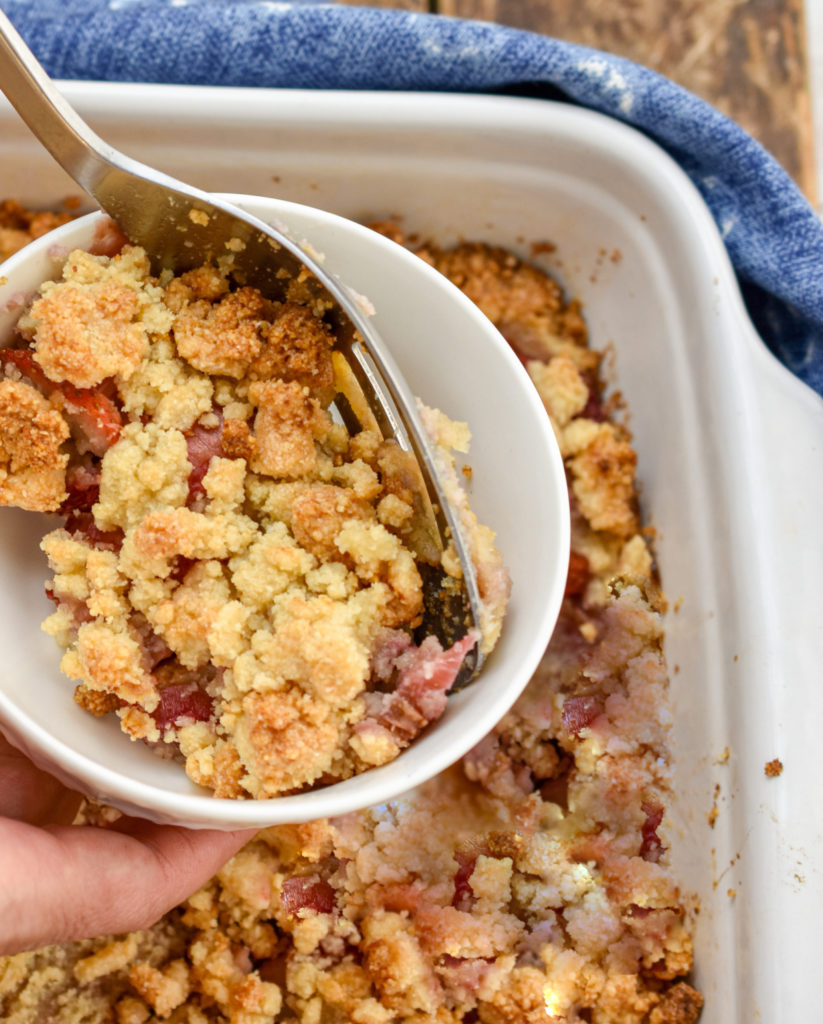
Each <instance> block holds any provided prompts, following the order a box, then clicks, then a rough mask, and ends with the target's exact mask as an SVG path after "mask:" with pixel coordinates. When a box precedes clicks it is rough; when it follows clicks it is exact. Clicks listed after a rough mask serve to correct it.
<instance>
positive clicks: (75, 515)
mask: <svg viewBox="0 0 823 1024" xmlns="http://www.w3.org/2000/svg"><path fill="white" fill-rule="evenodd" d="M66 529H67V530H68V532H69V533H70V534H71V535H72V537H79V539H80V540H83V541H85V542H86V543H87V544H90V545H91V546H92V547H93V548H100V549H101V550H103V551H119V550H120V548H121V547H122V546H123V537H124V534H123V531H122V530H101V529H100V528H99V527H98V526H97V525H96V523H95V522H94V516H92V514H91V513H90V512H71V513H70V514H69V517H68V519H66Z"/></svg>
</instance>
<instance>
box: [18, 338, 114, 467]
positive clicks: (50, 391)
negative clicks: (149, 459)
mask: <svg viewBox="0 0 823 1024" xmlns="http://www.w3.org/2000/svg"><path fill="white" fill-rule="evenodd" d="M0 363H2V366H3V369H4V371H5V373H6V376H11V375H14V376H20V377H24V378H25V379H26V380H28V381H30V382H31V384H32V385H33V386H34V387H36V388H37V389H38V391H41V392H42V393H43V394H44V395H45V396H46V397H47V398H49V399H54V398H57V400H58V401H57V403H56V404H59V405H61V406H62V410H61V411H62V413H63V416H64V417H65V419H66V422H67V423H68V425H69V427H70V428H71V432H72V435H73V436H74V438H75V441H76V443H77V450H78V451H79V452H80V454H81V455H82V454H83V453H84V452H87V451H88V452H92V453H93V454H94V455H104V454H105V453H106V451H108V449H109V448H110V447H111V446H112V445H113V444H114V442H115V441H116V440H117V438H118V437H119V436H120V427H121V426H122V417H121V415H120V410H119V409H118V408H117V406H116V405H115V404H114V402H113V401H112V399H111V398H110V397H109V395H107V394H105V393H104V392H105V391H106V390H109V391H111V385H109V386H108V387H106V384H107V382H106V381H104V382H103V384H102V385H101V386H100V388H99V389H97V390H94V391H91V390H89V389H86V388H82V389H81V388H76V387H74V385H73V384H69V383H68V381H59V382H57V381H53V380H49V378H48V377H47V376H46V375H45V373H44V372H43V370H42V368H41V367H40V366H39V365H38V364H37V362H36V361H35V359H34V353H33V352H32V351H31V349H22V348H12V349H10V348H6V349H0ZM9 371H11V373H10V372H9Z"/></svg>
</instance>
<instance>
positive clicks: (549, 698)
mask: <svg viewBox="0 0 823 1024" xmlns="http://www.w3.org/2000/svg"><path fill="white" fill-rule="evenodd" d="M380 228H381V230H383V231H384V232H392V233H393V234H394V235H395V236H396V237H397V238H398V239H399V238H400V233H399V230H398V229H397V228H396V227H394V226H392V225H381V226H380ZM420 255H421V256H422V257H423V258H425V259H427V260H428V261H429V262H430V263H432V264H433V265H434V266H436V267H437V268H438V269H440V270H441V271H442V272H444V273H446V274H448V275H449V276H450V277H451V278H452V279H453V280H454V281H455V282H456V283H457V284H458V285H459V286H460V287H461V288H463V289H464V291H465V292H466V293H467V294H468V295H469V296H470V297H471V298H473V299H474V300H475V301H476V302H478V304H479V305H480V307H481V308H482V309H483V310H484V311H485V312H486V313H487V314H488V315H489V316H490V317H491V318H492V319H493V320H494V321H495V322H496V323H497V324H498V325H499V326H500V328H501V329H502V330H503V332H504V333H505V334H506V336H507V337H508V338H509V339H510V341H511V342H512V344H513V345H514V347H515V349H516V350H517V352H518V353H519V354H520V355H521V357H522V358H523V360H524V362H525V363H526V366H527V367H528V370H529V373H530V374H531V376H532V379H533V380H534V382H535V385H536V387H537V389H538V391H539V393H540V395H541V397H542V399H543V402H544V404H545V406H546V411H547V414H548V415H549V417H550V418H551V422H552V424H553V426H554V429H555V431H556V434H557V437H558V441H559V443H560V447H561V450H562V453H563V457H564V460H565V464H566V468H567V473H568V479H569V484H570V492H571V503H572V531H573V540H572V545H573V551H572V555H571V562H570V566H569V574H568V582H567V587H566V598H565V601H564V604H563V609H562V613H561V617H560V621H559V624H558V627H557V630H556V632H555V635H554V637H553V638H552V641H551V643H550V644H549V647H548V649H547V651H546V653H545V657H544V659H543V661H542V664H541V665H540V667H539V669H538V671H537V672H536V674H535V676H534V678H533V679H532V681H531V683H530V684H529V687H528V689H527V690H526V692H525V693H524V694H523V696H522V697H521V699H520V700H519V702H518V703H517V705H516V706H515V707H514V708H513V709H512V711H511V712H510V713H509V714H507V715H506V717H505V718H504V719H503V720H502V721H501V722H500V723H499V725H498V726H497V728H496V729H495V730H494V731H493V732H492V733H491V734H490V735H488V736H487V737H486V738H485V739H484V740H483V741H482V742H481V743H480V744H479V745H478V746H477V747H476V748H475V749H474V750H472V751H471V752H470V753H469V754H468V755H467V756H466V757H465V758H464V759H463V760H462V762H461V763H460V764H458V765H456V766H454V767H453V768H452V769H450V770H448V771H447V772H445V773H443V774H442V775H440V776H439V777H437V778H435V779H434V780H432V781H431V782H430V783H428V784H427V785H426V786H424V787H422V788H421V789H420V790H418V791H416V792H415V793H413V794H410V795H408V796H406V797H404V798H402V799H399V800H396V801H394V802H393V803H391V804H389V805H384V806H380V807H375V808H372V809H370V810H366V811H362V812H359V813H353V814H347V815H345V816H343V817H340V818H336V819H330V820H325V821H317V822H314V823H311V824H307V825H301V826H278V827H275V828H270V829H267V830H265V831H263V832H260V833H259V834H258V835H257V836H256V838H255V839H254V840H253V841H252V842H250V843H249V844H248V845H247V846H246V847H245V848H244V849H243V850H242V851H241V852H240V853H238V854H237V855H236V856H235V857H234V858H233V859H232V860H231V861H230V862H229V863H228V864H227V865H226V866H225V867H224V868H223V870H222V871H220V872H219V874H218V875H217V876H216V877H215V878H213V879H212V880H211V882H209V883H208V884H207V885H206V886H205V887H204V888H203V889H201V890H200V891H199V892H197V893H195V895H193V896H192V897H191V898H190V899H189V900H187V901H186V902H185V903H184V904H183V905H182V906H180V907H178V908H177V909H175V910H174V911H172V912H171V913H169V914H168V915H166V917H164V918H163V919H162V920H161V921H159V922H158V923H157V924H156V925H154V926H153V927H151V928H149V929H147V930H146V931H143V932H138V933H133V934H129V935H119V936H113V937H107V938H100V939H95V940H89V941H85V942H79V943H73V944H69V945H66V946H61V947H51V948H49V949H45V950H41V951H38V952H34V953H23V954H19V955H18V956H14V957H8V958H6V959H5V960H0V999H2V1000H3V1003H2V1007H3V1019H4V1020H6V1021H9V1022H10V1024H33V1022H35V1021H38V1022H39V1021H48V1022H50V1024H79V1022H81V1021H82V1022H84V1024H97V1022H99V1024H103V1022H116V1024H154V1022H159V1021H169V1022H172V1024H206V1022H232V1024H264V1022H268V1021H279V1022H283V1024H298V1022H299V1024H333V1022H334V1024H336V1022H339V1024H400V1022H408V1024H412V1022H413V1024H458V1022H463V1024H473V1022H477V1021H480V1022H482V1024H553V1022H560V1021H562V1022H580V1021H588V1022H591V1024H693V1022H694V1021H696V1019H697V1017H698V1016H699V1013H700V1008H701V1004H702V997H701V995H700V993H699V992H697V991H696V990H695V989H694V988H693V987H692V986H691V985H690V984H689V982H688V978H689V975H690V971H691V966H692V946H691V938H690V922H689V916H688V912H687V908H686V905H685V902H684V900H683V899H682V897H681V895H680V892H679V890H678V887H677V884H676V881H675V879H674V878H673V876H672V872H671V870H670V867H669V849H668V846H669V839H668V835H667V830H666V824H667V819H666V812H667V808H668V807H669V806H670V804H671V801H672V792H671V788H670V787H671V774H670V772H671V765H670V756H669V749H668V745H667V739H668V733H669V728H670V712H669V705H668V698H667V686H668V684H667V676H666V666H665V661H664V658H663V653H662V641H663V633H662V625H661V619H660V611H661V608H662V598H661V594H660V591H659V589H658V583H657V579H656V575H655V571H654V568H653V562H652V556H651V554H650V551H649V548H648V545H647V542H646V536H645V534H644V532H643V531H642V530H641V526H640V522H639V519H638V509H637V502H636V491H635V485H634V471H635V453H634V451H633V449H632V447H631V444H630V437H629V435H628V434H627V432H626V430H625V429H623V428H622V427H621V426H619V425H618V424H617V423H616V422H615V420H614V418H613V415H612V414H613V412H614V410H613V409H612V408H611V407H610V405H609V403H607V402H604V400H603V398H602V394H601V385H600V383H599V377H598V364H599V357H598V355H597V353H595V352H593V351H592V350H591V349H589V348H588V346H587V343H586V327H585V323H584V320H583V318H582V315H581V312H580V310H579V308H578V306H577V305H576V304H575V303H574V302H571V303H567V302H565V301H564V299H563V296H562V293H561V290H560V288H559V287H558V285H557V284H556V283H555V282H554V281H552V280H551V279H550V278H549V277H547V276H546V275H545V274H543V273H542V272H540V271H539V270H537V269H534V268H532V267H530V266H528V265H526V264H524V263H522V262H521V261H520V260H518V259H517V258H515V257H514V256H513V255H511V254H509V253H506V252H504V251H502V250H498V249H493V248H489V247H488V246H485V245H472V244H465V245H461V246H459V247H458V248H457V249H455V250H452V251H449V252H443V251H439V250H437V249H435V248H433V247H427V248H426V249H424V250H421V251H420ZM181 372H183V373H185V374H186V375H188V374H189V373H190V372H191V371H189V370H188V369H186V368H185V367H184V368H183V371H181ZM141 393H143V392H141ZM145 393H146V394H148V391H147V390H146V391H145ZM130 401H131V399H130ZM135 401H136V399H135ZM141 401H143V402H144V403H146V404H144V405H143V406H141V409H145V408H148V404H147V401H148V400H147V399H142V400H141ZM135 407H136V406H135ZM44 412H47V410H45V409H44ZM154 416H155V418H156V416H157V413H156V411H155V412H154ZM364 461H366V460H364ZM208 486H209V487H213V486H214V485H213V484H212V482H211V481H209V485H208ZM280 486H284V485H280ZM285 486H293V485H291V484H289V485H285ZM221 493H223V492H221ZM278 493H280V492H278ZM206 494H207V495H208V490H206ZM100 500H101V502H103V503H105V501H106V499H105V494H104V493H103V492H102V491H101V499H100ZM211 500H214V499H211ZM105 507H106V508H108V507H109V505H108V504H105ZM278 508H282V503H281V504H280V505H279V506H278ZM108 514H110V513H107V515H108ZM108 522H109V521H108V520H107V521H106V524H105V525H107V526H108ZM116 526H117V524H116V523H115V522H114V521H112V527H111V529H112V530H114V529H115V528H116ZM120 528H121V529H122V528H123V527H122V526H121V527H120ZM129 528H130V527H128V526H126V529H129ZM62 543H66V544H67V543H69V542H68V541H66V540H65V539H64V540H63V541H62ZM110 561H111V560H110V559H105V558H104V559H102V560H101V570H100V574H99V577H97V576H96V577H95V578H101V579H104V578H105V574H104V572H103V568H102V566H103V565H105V564H107V563H110ZM83 813H84V820H86V821H89V822H93V823H100V824H103V825H104V824H105V823H106V822H107V821H109V820H110V819H111V817H112V812H110V811H108V810H107V809H105V808H100V807H95V806H92V805H88V806H87V807H86V808H85V811H84V812H83Z"/></svg>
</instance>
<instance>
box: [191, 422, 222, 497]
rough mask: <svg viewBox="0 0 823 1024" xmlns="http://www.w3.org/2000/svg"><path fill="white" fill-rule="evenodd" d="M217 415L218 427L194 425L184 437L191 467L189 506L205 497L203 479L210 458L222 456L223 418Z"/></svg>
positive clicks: (207, 469) (209, 463)
mask: <svg viewBox="0 0 823 1024" xmlns="http://www.w3.org/2000/svg"><path fill="white" fill-rule="evenodd" d="M218 415H220V423H219V424H218V426H216V427H203V426H201V425H200V424H199V423H195V425H194V426H193V427H192V428H191V430H190V431H189V432H188V434H187V435H186V448H187V455H188V459H189V462H190V463H191V465H192V470H191V473H190V474H189V497H188V501H187V504H188V505H189V506H191V505H192V503H193V502H196V501H197V500H198V499H201V498H204V497H205V495H206V489H205V488H204V487H203V477H204V476H205V475H206V473H208V471H209V466H210V465H211V460H212V458H213V457H214V456H215V455H222V454H223V418H222V414H221V413H220V412H218Z"/></svg>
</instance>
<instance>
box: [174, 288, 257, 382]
mask: <svg viewBox="0 0 823 1024" xmlns="http://www.w3.org/2000/svg"><path fill="white" fill-rule="evenodd" d="M265 311H266V302H265V300H264V299H263V297H262V296H261V294H260V292H258V291H256V290H255V289H254V288H240V289H239V290H238V291H236V292H231V293H229V294H227V295H225V296H223V297H222V298H221V299H220V300H219V301H218V302H217V303H216V304H212V303H211V302H210V301H209V300H208V299H196V300H195V301H194V302H192V303H191V304H189V305H187V306H184V307H183V309H182V310H181V311H180V312H179V313H178V314H177V317H176V319H175V321H174V340H175V343H176V344H177V351H178V352H179V353H180V355H181V356H182V357H183V358H184V359H185V360H186V361H187V362H189V363H190V364H191V365H192V366H193V367H194V368H195V369H196V370H200V371H201V373H213V374H222V375H225V376H227V377H236V378H239V377H242V376H243V375H244V374H245V372H246V370H247V369H248V367H249V364H250V363H251V362H252V360H253V359H254V358H255V357H256V356H257V354H258V353H259V352H260V349H261V347H262V341H261V327H260V321H261V318H262V317H263V316H264V314H265Z"/></svg>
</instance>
